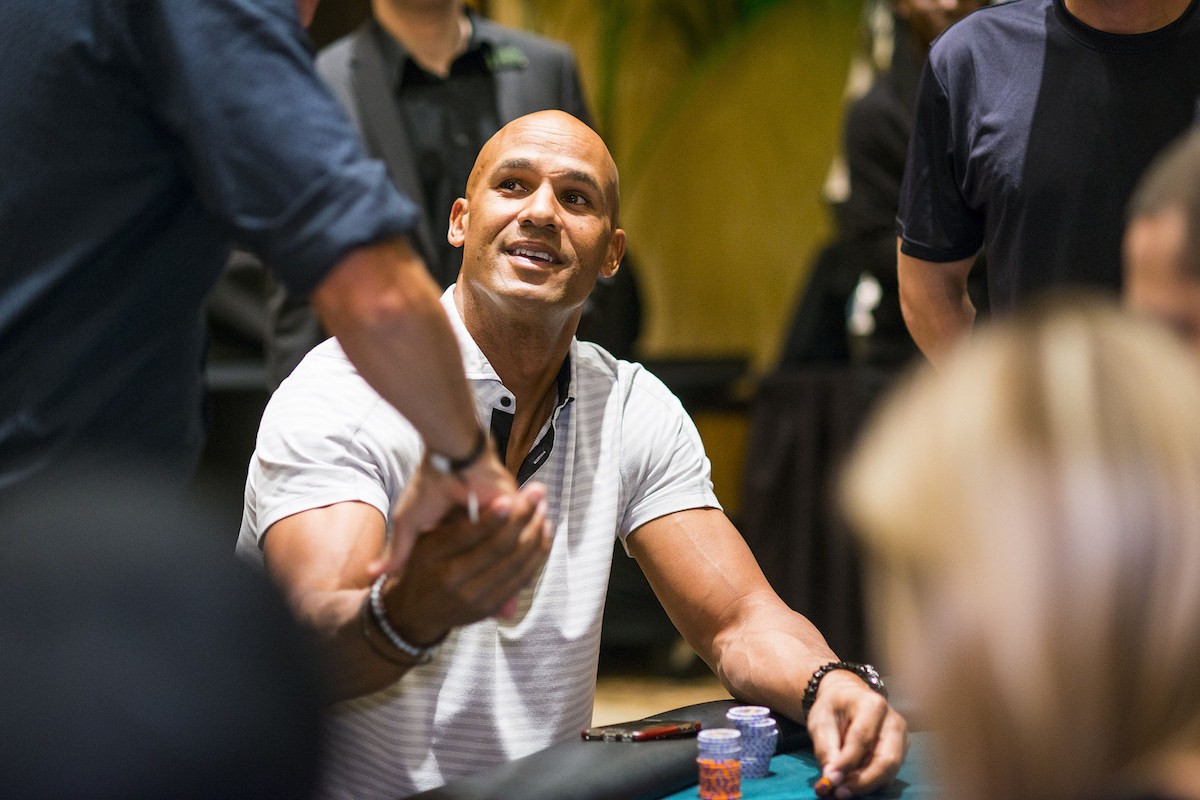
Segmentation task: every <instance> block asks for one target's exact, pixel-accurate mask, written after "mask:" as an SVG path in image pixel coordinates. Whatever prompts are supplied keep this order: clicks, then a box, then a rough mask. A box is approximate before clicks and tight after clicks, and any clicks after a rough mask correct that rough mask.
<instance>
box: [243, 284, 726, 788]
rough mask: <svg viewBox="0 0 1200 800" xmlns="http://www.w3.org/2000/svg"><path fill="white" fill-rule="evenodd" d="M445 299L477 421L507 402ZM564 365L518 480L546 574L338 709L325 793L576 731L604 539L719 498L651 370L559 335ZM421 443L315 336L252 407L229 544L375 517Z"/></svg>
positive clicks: (471, 763)
mask: <svg viewBox="0 0 1200 800" xmlns="http://www.w3.org/2000/svg"><path fill="white" fill-rule="evenodd" d="M442 303H443V305H444V306H445V308H446V311H447V313H448V314H449V316H450V319H451V322H452V324H453V326H454V329H455V331H456V333H457V335H458V340H459V346H460V348H461V349H462V352H463V361H464V366H465V369H466V374H467V378H468V379H469V380H470V382H471V384H472V386H473V388H474V391H475V395H476V399H477V404H478V410H479V414H480V418H481V420H483V421H484V422H486V421H487V420H489V419H490V417H491V415H492V413H493V411H495V410H498V411H501V412H504V413H511V412H512V411H513V409H514V406H513V404H514V403H515V398H514V397H513V395H512V393H511V392H509V391H508V389H506V388H505V387H504V385H503V384H502V383H501V382H500V380H499V378H498V377H497V376H496V373H495V370H493V369H492V367H491V365H490V364H489V363H488V361H487V359H486V358H485V357H484V355H483V353H482V352H481V351H480V350H479V348H478V347H477V346H476V345H475V343H474V341H473V340H472V339H471V337H470V335H469V334H468V333H467V330H466V328H465V326H464V325H463V323H462V320H461V319H460V318H459V316H458V312H457V309H456V308H455V305H454V302H453V287H451V288H450V289H449V290H447V292H446V294H445V295H443V297H442ZM569 365H570V384H569V393H568V397H567V398H562V397H560V398H559V404H558V406H557V408H556V410H555V412H554V414H553V415H552V417H551V419H550V420H549V421H548V422H547V428H548V427H549V426H551V425H553V427H554V444H553V449H552V450H551V451H550V452H549V454H548V455H547V456H546V457H545V459H544V461H543V462H542V463H541V464H540V465H539V466H538V467H537V469H536V471H535V472H534V473H533V475H532V477H531V479H532V480H536V481H541V482H542V483H545V484H546V485H547V487H548V490H549V491H548V501H549V508H550V518H551V520H552V521H553V523H554V529H555V538H554V543H553V546H552V548H551V552H550V556H549V559H548V561H547V563H546V566H545V568H544V570H543V571H542V574H541V575H540V577H539V578H538V580H537V582H536V584H535V586H534V587H532V589H527V590H526V591H524V592H523V593H522V594H521V596H520V598H519V603H518V611H517V613H516V614H515V615H514V616H513V617H512V618H511V619H507V620H496V619H487V620H483V621H481V622H477V623H475V624H472V625H467V626H464V627H462V628H458V629H456V630H454V631H452V632H451V634H450V635H449V636H448V637H447V639H446V642H445V644H444V646H443V647H442V649H441V652H440V653H439V655H438V657H437V658H436V659H435V660H434V661H433V662H432V663H430V664H428V665H425V666H422V667H418V668H415V669H413V670H412V671H410V672H409V673H408V674H406V675H405V676H404V677H403V678H402V679H401V680H399V681H397V682H396V683H395V684H394V685H392V686H391V687H389V688H387V689H384V690H382V691H379V692H376V693H375V694H371V695H368V696H364V697H360V698H356V699H353V700H349V701H345V702H342V703H339V704H338V705H337V706H336V707H335V709H334V713H333V718H332V723H331V731H330V737H329V745H330V747H329V754H328V761H327V765H326V769H325V780H324V791H323V796H325V797H329V798H395V797H399V796H404V795H406V794H409V793H412V792H416V791H423V790H425V789H430V788H433V787H436V786H440V785H441V784H443V783H445V782H447V781H450V780H453V779H454V778H457V777H461V776H465V775H469V774H471V773H474V772H478V771H479V770H481V769H485V768H487V767H489V766H493V765H495V764H499V763H502V762H504V761H508V760H511V759H514V758H520V757H521V756H524V755H528V754H529V753H532V752H535V751H537V750H540V749H542V748H545V747H547V746H549V745H551V744H554V743H555V742H558V741H562V740H565V739H569V738H571V737H574V736H578V735H579V731H580V729H581V728H583V727H584V726H586V725H587V724H588V723H589V721H590V718H591V713H592V696H593V693H594V691H595V685H596V665H597V657H598V652H599V643H600V621H601V615H602V611H603V607H604V598H605V593H606V588H607V584H608V574H609V568H610V566H611V561H612V545H613V537H614V536H619V537H621V539H622V541H624V539H625V537H626V536H628V534H629V533H631V532H632V531H634V530H636V529H637V528H638V527H639V526H641V525H643V524H645V523H647V522H649V521H650V520H653V519H655V518H657V517H661V516H663V515H665V514H669V513H672V512H675V511H681V510H685V509H691V508H719V507H720V506H719V504H718V502H717V498H716V496H715V495H714V494H713V491H712V481H711V479H710V474H709V473H710V470H709V463H708V459H707V458H706V457H705V454H704V449H703V446H702V444H701V442H700V437H699V435H698V434H697V432H696V428H695V426H694V425H693V424H692V421H691V419H689V418H688V416H687V414H686V413H685V412H684V410H683V407H682V405H680V403H679V401H678V399H676V398H675V396H674V395H672V394H671V392H670V391H669V390H667V388H666V387H665V386H663V384H662V383H661V382H660V381H659V380H658V379H657V378H655V377H654V376H653V375H651V374H650V373H648V372H646V371H645V370H644V369H643V368H642V367H641V366H640V365H637V364H631V363H629V362H625V361H619V360H617V359H615V358H613V357H612V356H611V355H610V354H609V353H607V352H606V351H604V350H603V349H602V348H600V347H598V346H596V345H594V344H591V343H588V342H579V341H574V342H572V344H571V349H570V359H569ZM414 380H420V376H414ZM505 400H507V405H505V404H504V401H505ZM545 432H546V431H545V430H543V432H542V433H543V434H544V433H545ZM538 439H539V441H540V440H541V439H542V436H541V435H539V437H538ZM421 452H422V443H421V440H420V437H419V436H418V435H417V434H416V432H415V431H414V430H413V428H412V427H411V426H410V425H409V424H408V422H407V421H406V420H405V419H404V418H403V417H402V416H401V415H400V414H399V413H397V412H396V411H395V410H394V409H393V408H392V407H391V406H390V405H388V404H387V403H386V402H384V401H383V399H382V398H381V397H380V396H379V395H378V394H377V393H376V392H375V391H374V390H373V389H371V388H370V387H369V386H368V385H367V384H366V382H365V381H363V380H362V378H361V377H359V376H358V374H357V373H356V372H355V370H354V368H353V367H352V366H351V365H350V363H349V361H348V360H347V359H346V357H345V354H344V353H343V352H342V350H341V348H340V347H339V346H338V344H337V342H336V341H335V340H332V339H331V340H329V341H326V342H324V343H323V344H321V345H319V346H318V347H316V348H315V349H314V350H313V351H312V353H310V354H309V355H308V356H307V357H306V358H305V360H304V361H303V362H302V363H301V364H300V366H299V367H297V368H296V370H295V372H294V373H293V375H292V377H290V378H289V379H288V380H287V381H285V382H284V383H283V385H282V386H280V388H279V389H278V391H276V393H275V395H274V396H273V397H272V398H271V401H270V403H269V404H268V406H267V409H266V411H265V413H264V415H263V420H262V426H261V428H260V430H259V434H258V442H257V448H256V450H255V453H254V456H253V458H252V460H251V463H250V470H249V476H248V478H247V482H246V506H245V512H244V516H243V520H242V530H241V534H240V536H239V540H238V549H239V551H240V552H242V553H244V554H247V555H249V556H250V557H251V558H255V559H257V560H259V561H260V562H261V557H262V554H261V550H260V549H259V543H260V541H261V537H262V533H263V531H265V530H266V529H267V528H269V527H270V526H271V525H272V524H273V523H275V522H277V521H278V520H280V519H282V518H283V517H286V516H288V515H290V514H294V513H296V512H298V511H302V510H306V509H309V508H317V507H320V506H324V505H329V504H330V503H335V502H342V501H350V500H358V501H362V502H366V503H370V504H371V505H373V506H374V507H375V508H377V509H379V512H380V513H381V514H383V515H384V518H385V519H386V518H387V517H388V514H389V511H390V509H391V507H392V506H393V505H394V503H395V502H396V500H397V498H398V497H399V495H400V491H401V489H402V488H403V486H404V484H405V481H406V480H408V478H409V477H410V476H411V475H412V473H413V471H414V469H415V468H416V466H417V465H418V464H419V462H420V458H421Z"/></svg>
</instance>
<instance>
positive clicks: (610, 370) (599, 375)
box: [575, 341, 683, 412]
mask: <svg viewBox="0 0 1200 800" xmlns="http://www.w3.org/2000/svg"><path fill="white" fill-rule="evenodd" d="M575 359H576V364H577V366H576V377H577V378H578V380H579V383H580V385H579V387H577V391H578V392H579V393H580V395H586V394H591V395H603V396H605V397H608V396H611V395H612V394H613V393H614V392H615V393H617V394H619V395H621V396H622V398H623V402H624V405H625V407H626V408H627V410H628V407H629V406H630V405H631V404H636V403H639V402H642V403H654V404H656V405H660V404H661V405H666V406H668V407H670V408H671V409H673V410H675V409H677V410H679V411H680V412H682V410H683V404H682V403H680V401H679V399H678V398H677V397H676V396H675V394H674V392H672V391H671V390H670V389H669V388H667V385H666V384H665V383H663V382H662V381H661V380H660V379H659V378H658V376H656V375H655V374H654V373H652V372H651V371H650V370H648V369H646V368H645V367H644V366H643V365H642V364H640V363H638V362H636V361H625V360H624V359H620V358H617V357H616V356H614V355H613V354H612V353H610V352H608V351H607V350H605V349H604V348H603V347H601V346H600V345H598V344H595V343H594V342H584V341H579V342H577V347H576V349H575Z"/></svg>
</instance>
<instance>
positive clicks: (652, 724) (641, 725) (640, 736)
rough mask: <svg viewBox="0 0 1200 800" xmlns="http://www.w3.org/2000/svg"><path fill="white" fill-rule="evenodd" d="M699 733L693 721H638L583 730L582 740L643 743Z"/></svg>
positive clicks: (697, 725)
mask: <svg viewBox="0 0 1200 800" xmlns="http://www.w3.org/2000/svg"><path fill="white" fill-rule="evenodd" d="M699 731H700V723H699V722H698V721H696V720H694V719H639V720H637V721H636V722H621V723H618V724H616V725H600V726H598V727H595V728H584V729H583V738H584V739H594V740H599V741H605V742H645V741H649V740H651V739H678V738H680V737H683V736H695V735H696V734H697V733H698V732H699Z"/></svg>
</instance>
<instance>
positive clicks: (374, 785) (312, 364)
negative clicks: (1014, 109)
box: [238, 111, 907, 798]
mask: <svg viewBox="0 0 1200 800" xmlns="http://www.w3.org/2000/svg"><path fill="white" fill-rule="evenodd" d="M618 209H619V187H618V177H617V169H616V165H615V164H614V163H613V161H612V157H611V155H609V152H608V148H607V147H606V146H605V144H604V142H603V141H602V140H601V139H600V137H599V136H598V135H597V134H596V133H595V132H594V131H592V130H591V129H590V128H588V127H587V126H586V125H584V124H583V123H582V122H580V121H579V120H578V119H576V118H574V117H572V116H570V115H569V114H566V113H564V112H561V111H544V112H540V113H536V114H530V115H527V116H524V117H520V118H518V119H517V120H514V121H513V122H511V123H509V124H508V125H506V126H505V127H503V128H502V129H501V130H500V131H499V132H498V133H497V134H496V135H495V136H493V137H492V138H491V139H490V140H489V141H488V143H487V144H486V145H485V146H484V148H483V150H482V151H481V152H480V154H479V158H478V160H477V161H476V162H475V167H474V169H473V170H472V172H471V176H470V179H469V181H468V183H467V192H466V196H465V197H463V198H459V199H458V200H456V201H455V203H454V206H453V209H452V210H451V212H450V225H449V230H450V233H449V235H450V241H451V242H452V243H454V244H455V245H458V246H461V247H462V248H463V266H462V270H461V272H460V273H459V278H458V281H457V283H456V284H455V285H454V286H452V287H451V288H450V289H448V290H447V292H446V293H445V294H444V295H443V298H442V302H443V304H444V306H445V308H446V310H447V312H448V313H449V315H450V317H451V319H452V321H454V324H455V330H456V331H457V332H458V336H459V343H460V346H461V348H462V352H463V354H464V362H465V365H466V372H467V374H468V375H469V376H470V378H471V381H472V385H473V386H474V390H475V397H476V402H477V404H478V412H479V414H480V416H481V418H482V419H484V420H486V421H487V423H488V425H489V427H490V429H491V431H492V434H493V439H494V440H495V442H496V445H497V449H498V450H499V452H500V453H501V454H502V456H503V459H504V462H505V464H506V465H507V466H508V469H509V470H510V471H511V472H512V473H513V475H515V476H516V478H517V481H518V482H519V483H520V484H521V489H520V491H519V492H518V494H517V497H516V499H515V500H514V501H513V503H512V504H511V505H510V506H508V507H506V508H504V509H501V508H500V507H497V508H496V509H495V511H494V513H488V514H485V515H484V516H483V517H482V519H481V520H480V522H479V524H476V525H471V524H468V523H467V520H465V519H464V518H463V516H462V515H461V514H458V515H451V516H450V517H447V518H446V519H444V520H434V522H440V523H441V524H440V525H439V526H438V527H437V528H436V529H434V530H430V531H429V532H427V533H424V534H423V535H421V536H419V537H418V538H417V542H416V546H415V547H414V548H413V549H412V551H411V554H410V555H409V556H408V558H407V561H406V562H405V563H404V564H403V567H402V568H400V560H401V559H399V558H391V559H390V560H389V563H386V564H379V563H376V564H372V559H374V558H375V557H376V555H377V554H378V553H379V552H380V549H381V547H383V545H384V542H385V541H386V540H387V538H388V537H389V536H391V537H393V538H395V537H396V535H397V533H396V527H395V525H394V526H393V528H392V530H390V531H389V530H388V526H387V523H388V516H387V510H388V509H389V508H390V507H392V505H393V504H395V505H396V506H397V508H398V509H400V511H399V512H398V513H397V515H396V516H395V517H394V519H393V522H406V515H405V513H404V511H403V509H405V508H406V507H407V504H408V502H409V501H410V500H412V499H413V498H420V497H421V495H422V494H423V493H425V492H428V491H429V490H430V486H429V485H428V483H427V481H428V480H429V476H427V475H422V474H418V475H416V477H414V468H415V465H416V464H417V463H419V462H420V460H421V451H420V441H419V440H418V439H417V438H416V437H415V436H414V434H413V431H412V428H411V426H410V425H409V423H408V422H407V421H406V420H405V419H404V418H403V417H401V416H400V415H399V414H397V413H395V412H394V411H393V410H392V409H390V408H389V407H387V406H386V405H384V404H383V403H381V402H380V399H379V397H378V395H377V394H376V393H375V392H374V391H373V390H372V389H371V388H370V387H369V386H367V384H366V383H364V382H363V381H362V379H361V378H360V377H359V376H358V375H357V374H356V373H355V371H354V369H353V367H352V366H351V365H350V364H349V363H348V362H347V361H346V358H345V356H344V354H342V353H341V352H340V350H339V348H338V346H337V342H336V340H330V341H326V342H324V343H322V344H320V345H318V346H317V347H316V349H314V350H313V351H312V352H311V353H309V355H308V356H307V357H305V359H304V360H303V361H302V362H301V363H300V365H299V366H298V367H297V368H296V371H295V372H294V373H293V374H292V376H291V377H290V378H289V379H288V380H287V381H285V382H284V383H283V384H282V385H281V386H280V388H279V390H278V391H276V392H275V394H274V396H273V397H272V398H271V401H270V403H269V405H268V406H267V410H266V412H265V414H264V415H263V421H262V426H261V428H260V430H259V435H258V446H257V449H256V450H255V454H254V458H253V459H252V461H251V464H250V473H249V477H248V479H247V485H246V508H245V514H244V517H243V521H242V530H241V534H240V536H239V541H238V549H239V551H240V552H241V553H242V554H243V555H244V556H246V557H248V558H250V559H251V560H253V561H255V562H257V563H264V562H265V565H266V567H267V569H268V571H269V572H270V573H271V574H272V575H273V576H274V577H275V578H276V579H278V580H279V581H280V583H281V584H282V585H283V586H284V587H285V588H286V591H287V592H288V594H289V595H290V597H291V598H292V602H293V607H295V608H296V609H297V611H298V614H299V616H300V618H301V619H302V620H303V621H304V622H306V623H307V624H308V625H309V626H310V627H311V628H313V629H314V630H316V631H318V632H319V634H320V635H321V636H322V638H323V640H324V642H325V643H326V645H327V651H328V652H329V654H330V655H331V656H332V657H333V658H334V659H335V660H336V663H337V665H338V669H337V672H336V675H335V678H336V686H335V689H336V691H337V693H338V696H339V698H341V699H343V700H344V702H342V703H339V704H338V705H337V706H336V708H335V711H334V714H333V721H332V724H331V728H332V734H331V737H330V741H331V742H332V745H333V747H332V753H331V761H330V765H329V770H328V774H327V775H326V785H325V792H326V796H329V797H356V798H367V797H379V798H386V797H396V796H397V795H402V794H404V793H411V792H414V791H420V790H424V789H429V788H433V787H436V786H439V785H441V784H443V783H445V782H446V781H449V780H452V779H454V778H457V777H463V776H466V775H470V774H473V773H476V772H479V771H480V770H483V769H485V768H487V767H490V766H494V765H496V764H500V763H503V762H505V761H508V760H511V759H515V758H519V757H521V756H524V755H528V754H529V753H532V752H535V751H537V750H540V749H542V748H545V747H548V746H549V745H551V744H554V743H556V742H560V741H564V740H568V739H572V738H575V737H577V736H578V735H579V731H580V729H581V728H583V727H585V726H586V725H587V724H588V722H589V720H590V719H591V715H592V701H593V694H594V691H595V684H596V668H597V663H598V658H599V643H600V628H601V619H602V616H603V610H604V598H605V590H606V588H607V585H608V579H609V571H610V567H611V564H612V557H613V544H614V541H620V542H621V543H622V544H623V545H624V546H625V548H626V551H627V552H628V553H629V555H631V556H633V557H634V558H636V559H637V562H638V566H639V567H640V568H641V569H642V570H643V571H644V572H645V574H646V576H647V578H648V580H649V582H650V584H651V586H652V587H653V588H654V590H655V593H656V594H657V595H658V597H659V598H660V600H661V601H662V603H663V606H664V608H665V609H666V610H667V612H668V614H669V616H670V617H671V619H672V621H673V622H674V623H675V625H676V626H677V627H678V628H679V630H680V632H681V633H682V634H683V635H684V637H685V638H686V639H687V641H688V643H689V644H690V645H691V646H692V647H693V648H694V649H695V650H696V652H698V653H699V654H700V655H701V657H703V658H704V660H705V661H706V663H708V664H709V666H710V667H712V669H713V670H714V672H716V674H717V675H718V676H719V677H720V678H721V680H722V682H723V683H724V685H725V686H726V688H727V689H728V690H729V692H730V693H731V694H732V695H733V696H735V697H737V698H739V699H742V700H745V701H749V702H755V703H760V704H763V705H768V706H771V707H772V708H775V709H777V710H778V711H780V712H781V713H784V714H787V715H788V716H789V717H791V718H793V719H796V720H804V721H805V722H806V723H807V726H808V730H809V732H810V734H811V735H812V739H813V745H814V750H815V752H816V755H817V758H818V759H819V760H820V763H821V765H822V767H823V768H824V770H825V773H826V776H827V777H829V778H830V780H831V781H832V782H833V783H835V784H837V788H836V792H837V796H838V797H839V798H845V797H850V796H853V795H857V794H865V793H867V792H870V791H872V790H873V789H875V788H878V787H880V786H883V785H885V784H887V783H888V782H889V781H890V780H891V779H892V777H894V776H895V774H896V772H897V771H898V770H899V767H900V763H901V761H902V760H903V758H904V753H905V749H906V747H907V728H906V725H905V722H904V720H903V718H901V717H900V715H899V714H897V713H896V711H895V710H894V709H893V708H891V706H889V705H888V703H887V702H886V700H885V699H884V697H883V696H881V695H882V694H883V691H882V684H881V683H880V682H879V681H878V676H877V675H876V674H874V670H873V668H869V667H867V666H866V665H862V664H848V663H845V662H839V661H838V658H837V656H836V655H835V654H834V653H833V651H832V650H831V649H830V648H829V646H828V644H826V642H825V640H824V638H823V637H822V636H821V633H820V632H819V631H818V630H817V629H816V628H815V627H814V626H813V625H812V623H811V622H809V621H808V620H807V619H806V618H804V617H803V616H801V615H800V614H797V613H796V612H794V611H792V610H791V609H790V608H788V607H787V606H786V605H785V604H784V603H783V601H782V600H780V599H779V596H778V595H776V594H775V592H774V591H773V590H772V589H771V587H770V585H769V584H768V583H767V581H766V579H765V578H764V577H763V575H762V571H761V570H760V569H759V567H758V564H757V563H756V562H755V560H754V557H753V555H751V553H750V550H749V549H748V548H747V546H746V544H745V542H744V540H743V539H742V537H741V535H740V534H739V533H738V531H737V529H735V528H734V527H733V525H732V523H731V522H730V521H729V519H728V517H726V516H725V514H724V513H723V512H722V510H721V507H720V504H719V503H718V501H717V498H716V496H715V494H714V493H713V491H712V481H711V477H710V469H709V463H708V459H707V458H706V456H705V454H704V446H703V444H702V442H701V441H700V437H699V435H698V433H697V432H696V428H695V425H694V424H693V423H692V421H691V420H690V419H689V418H688V416H687V415H686V413H685V412H684V410H683V407H682V405H681V404H680V402H679V400H678V399H677V398H676V397H674V396H673V395H672V394H671V393H670V391H668V390H667V388H666V387H665V386H663V384H662V383H661V382H660V381H659V380H658V379H657V378H655V377H654V376H653V375H650V374H649V373H648V372H646V370H645V369H643V368H642V367H641V366H640V365H638V364H632V363H629V362H627V361H620V360H618V359H616V358H614V357H613V356H612V355H610V354H609V353H608V352H606V351H605V350H604V349H603V348H601V347H600V346H599V345H596V344H594V343H590V342H583V341H579V340H578V339H576V338H575V331H576V326H577V325H578V322H579V318H580V314H581V313H582V309H583V306H584V304H585V302H586V299H587V297H588V295H589V293H590V292H591V291H592V288H593V287H594V286H595V283H596V277H597V275H611V274H613V273H614V272H615V271H616V270H617V269H618V268H619V265H620V261H621V258H622V256H623V255H624V251H625V232H624V231H623V230H621V229H620V228H619V227H618ZM418 505H422V504H418ZM406 524H408V523H407V522H406ZM397 555H398V554H397ZM514 594H515V595H516V596H517V604H516V606H515V608H512V609H509V610H507V611H504V610H502V603H503V602H504V601H506V600H507V599H508V598H510V597H512V596H513V595H514ZM831 664H836V665H837V667H836V668H833V669H831V671H830V670H824V671H821V676H824V677H820V676H818V680H817V681H813V682H811V683H810V678H812V676H813V675H814V673H816V672H818V671H819V670H821V669H822V668H823V667H827V666H829V665H831ZM809 687H811V688H809Z"/></svg>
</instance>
